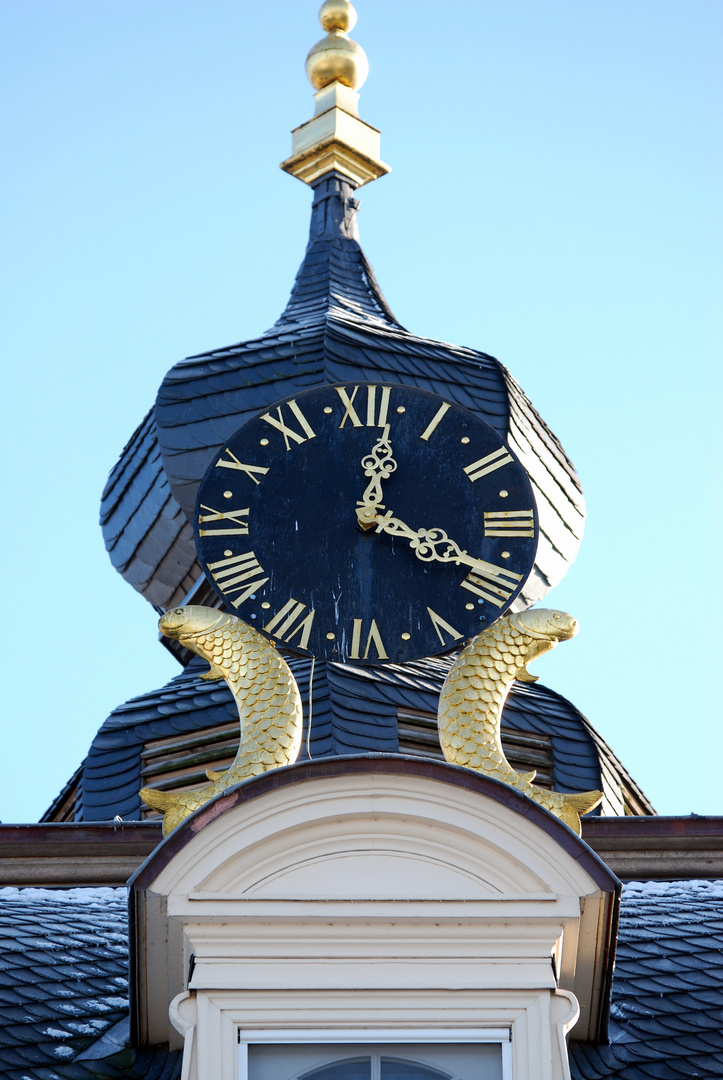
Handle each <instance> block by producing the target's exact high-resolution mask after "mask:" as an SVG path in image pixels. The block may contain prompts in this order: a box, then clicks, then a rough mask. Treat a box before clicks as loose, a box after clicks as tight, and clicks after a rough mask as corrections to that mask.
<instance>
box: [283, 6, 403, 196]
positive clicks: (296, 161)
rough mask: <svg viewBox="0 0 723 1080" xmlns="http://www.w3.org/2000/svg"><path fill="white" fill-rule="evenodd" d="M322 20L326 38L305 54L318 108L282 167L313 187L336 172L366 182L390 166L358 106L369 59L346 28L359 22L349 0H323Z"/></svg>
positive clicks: (376, 134)
mask: <svg viewBox="0 0 723 1080" xmlns="http://www.w3.org/2000/svg"><path fill="white" fill-rule="evenodd" d="M319 21H320V22H321V25H322V27H323V28H324V30H326V32H327V33H326V37H325V38H322V40H321V41H317V43H316V45H314V46H313V47H312V49H311V50H310V52H309V55H308V56H307V58H306V74H307V76H308V78H309V82H310V83H311V85H312V86H313V87H314V89H315V90H316V93H315V94H314V98H315V100H316V109H315V111H314V116H313V117H312V119H311V120H308V121H307V122H306V123H305V124H302V125H301V126H300V127H297V128H295V129H294V131H293V132H292V140H293V141H292V146H291V157H290V158H287V160H286V161H283V162H282V163H281V168H282V169H285V170H286V172H288V173H291V175H292V176H296V177H298V179H299V180H303V181H304V183H305V184H310V185H312V186H314V185H315V184H316V182H317V181H318V180H319V178H320V177H322V176H325V175H326V174H327V173H330V172H336V173H341V174H342V175H343V176H345V177H348V178H349V179H350V180H351V181H352V183H353V184H354V186H355V187H361V186H362V184H368V183H369V181H370V180H376V179H377V177H379V176H383V175H384V173H387V172H389V166H388V165H385V164H384V162H383V161H382V160H381V159H380V157H379V131H378V130H377V128H375V127H372V126H371V124H367V123H365V122H364V121H363V120H361V119H360V117H359V111H358V108H357V103H358V101H359V95H358V93H357V89H358V88H359V87H360V86H361V85H362V84H363V83H364V80H365V79H366V77H367V73H368V71H369V63H368V61H367V58H366V53H365V52H364V50H363V49H362V47H361V45H357V43H356V41H352V40H351V38H350V37H349V36H348V33H347V31H349V30H351V29H352V28H353V27H354V25H355V23H356V11H355V10H354V8H353V7H352V5H351V3H349V0H324V3H323V4H322V5H321V10H320V11H319Z"/></svg>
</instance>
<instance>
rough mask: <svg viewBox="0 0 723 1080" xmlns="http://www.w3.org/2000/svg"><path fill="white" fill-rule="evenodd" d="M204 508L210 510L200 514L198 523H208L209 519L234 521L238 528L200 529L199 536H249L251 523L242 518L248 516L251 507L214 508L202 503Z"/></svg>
mask: <svg viewBox="0 0 723 1080" xmlns="http://www.w3.org/2000/svg"><path fill="white" fill-rule="evenodd" d="M201 509H202V510H208V513H207V514H199V515H198V524H199V525H206V524H207V523H208V522H209V521H233V522H235V524H236V526H237V528H235V529H199V530H198V535H199V536H248V534H249V525H248V521H242V520H241V519H242V518H244V517H245V518H248V515H249V507H248V506H247V507H246V509H245V510H214V509H213V507H212V506H204V505H203V503H201Z"/></svg>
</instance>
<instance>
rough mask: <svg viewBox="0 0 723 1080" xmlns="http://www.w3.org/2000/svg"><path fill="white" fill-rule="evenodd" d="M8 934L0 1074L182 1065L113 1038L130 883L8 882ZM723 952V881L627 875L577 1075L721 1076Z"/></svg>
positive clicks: (610, 1078) (676, 1079) (2, 902)
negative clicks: (56, 886)
mask: <svg viewBox="0 0 723 1080" xmlns="http://www.w3.org/2000/svg"><path fill="white" fill-rule="evenodd" d="M0 934H1V935H2V938H3V950H2V956H3V966H2V971H1V977H2V981H3V985H4V989H3V994H2V997H3V1004H2V1006H0V1009H1V1011H0V1076H2V1077H6V1078H7V1080H92V1078H95V1077H109V1078H129V1080H130V1078H136V1077H138V1078H140V1077H147V1078H148V1080H177V1078H178V1077H180V1066H181V1062H180V1054H178V1053H176V1052H174V1053H169V1052H168V1051H167V1050H165V1049H163V1048H158V1049H145V1050H132V1049H130V1048H127V1047H126V1048H122V1049H117V1048H116V1047H112V1046H111V1041H110V1040H109V1038H108V1030H109V1029H111V1028H112V1025H116V1026H117V1028H118V1027H122V1023H120V1024H119V1021H120V1022H122V1021H124V1019H125V1017H126V1016H127V989H126V982H125V974H126V967H127V911H126V899H125V890H124V889H69V890H46V889H20V890H18V889H2V890H0ZM722 953H723V883H722V882H718V881H692V882H691V881H676V882H654V883H653V882H644V883H641V882H631V883H630V884H628V885H625V886H623V895H622V907H621V921H620V935H619V939H618V954H617V961H616V967H615V975H614V979H613V990H612V1006H611V1013H610V1044H609V1045H607V1046H599V1047H593V1046H588V1045H581V1044H576V1043H573V1044H571V1048H570V1058H571V1073H572V1080H689V1078H691V1077H709V1078H715V1080H720V1078H721V1077H722V1076H723V955H722ZM5 1002H7V1004H5ZM117 1028H116V1029H117ZM118 1041H119V1042H120V1043H121V1044H122V1042H123V1041H124V1039H123V1036H122V1035H121V1036H119V1037H118ZM109 1047H110V1049H111V1052H110V1053H106V1051H107V1050H108V1049H109Z"/></svg>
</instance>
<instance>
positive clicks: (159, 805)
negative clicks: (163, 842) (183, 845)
mask: <svg viewBox="0 0 723 1080" xmlns="http://www.w3.org/2000/svg"><path fill="white" fill-rule="evenodd" d="M138 794H139V795H140V797H141V798H142V799H143V802H144V803H145V804H146V805H147V806H151V807H153V809H154V810H161V811H162V812H163V835H164V836H168V834H169V832H172V831H173V830H174V829H175V827H176V825H180V824H181V822H182V821H183V820H184V818H186V817H187V816H188V813H189V811H188V810H187V809H186V807H185V806H183V805H182V804H181V802H180V800H179V798H178V796H177V795H175V794H174V793H173V792H172V791H156V790H155V788H142V789H141V790H140V791H139V793H138Z"/></svg>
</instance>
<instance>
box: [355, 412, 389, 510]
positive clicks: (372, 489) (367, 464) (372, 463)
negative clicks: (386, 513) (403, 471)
mask: <svg viewBox="0 0 723 1080" xmlns="http://www.w3.org/2000/svg"><path fill="white" fill-rule="evenodd" d="M361 466H362V468H363V469H364V475H365V476H368V477H369V478H370V479H369V483H368V484H367V487H366V490H365V492H364V494H363V495H362V497H361V500H360V501H359V502H357V512H356V513H357V518H358V521H359V524H360V526H361V527H362V529H364V530H369V529H373V528H374V526H375V524H376V514H377V510H383V509H384V503H383V502H382V480H386V479H388V477H390V476H391V475H392V473H393V472H394V471H395V469H396V467H397V463H396V461H395V460H394V458H393V457H392V444H391V440H390V438H389V424H385V425H384V430H383V431H382V434H381V436H380V437H379V439H378V440H377V441H376V443H375V444H374V446H373V447H372V452H371V454H367V455H366V457H363V458H362V460H361Z"/></svg>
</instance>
